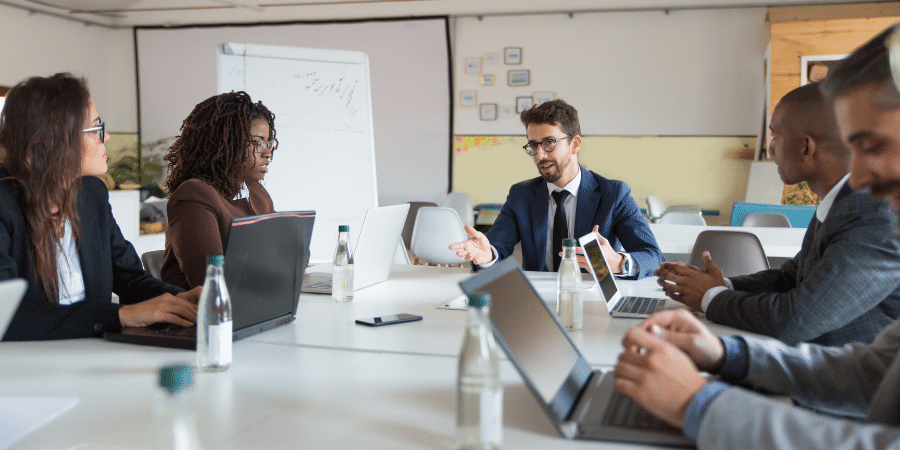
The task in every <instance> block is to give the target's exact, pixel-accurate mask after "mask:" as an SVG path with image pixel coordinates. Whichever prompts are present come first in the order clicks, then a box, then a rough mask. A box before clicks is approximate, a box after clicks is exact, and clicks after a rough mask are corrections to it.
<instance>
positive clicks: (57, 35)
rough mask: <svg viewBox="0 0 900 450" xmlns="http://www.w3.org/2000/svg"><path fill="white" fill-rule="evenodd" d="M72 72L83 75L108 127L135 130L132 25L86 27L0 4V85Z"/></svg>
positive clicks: (117, 131)
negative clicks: (123, 27)
mask: <svg viewBox="0 0 900 450" xmlns="http://www.w3.org/2000/svg"><path fill="white" fill-rule="evenodd" d="M57 72H71V73H72V74H74V75H76V76H83V77H85V78H87V82H88V88H89V89H90V91H91V96H92V97H93V98H94V103H95V104H96V105H97V110H98V111H99V113H100V117H102V118H103V120H104V121H105V122H106V123H107V127H106V129H107V131H110V132H115V133H136V132H137V94H136V92H137V89H136V87H135V70H134V40H133V38H132V31H131V29H122V30H113V29H107V28H102V27H98V26H90V27H85V26H84V25H83V24H81V23H79V22H72V21H69V20H64V19H60V18H56V17H51V16H46V15H43V14H34V15H28V12H27V11H25V10H22V9H18V8H12V7H9V6H3V5H0V84H4V85H8V86H13V85H15V84H16V83H18V82H20V81H22V80H24V79H25V78H28V77H30V76H35V75H39V76H49V75H52V74H54V73H57Z"/></svg>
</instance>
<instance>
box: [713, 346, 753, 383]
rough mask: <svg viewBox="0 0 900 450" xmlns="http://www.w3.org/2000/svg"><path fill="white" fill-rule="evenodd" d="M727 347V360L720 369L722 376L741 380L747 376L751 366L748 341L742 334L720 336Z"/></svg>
mask: <svg viewBox="0 0 900 450" xmlns="http://www.w3.org/2000/svg"><path fill="white" fill-rule="evenodd" d="M719 340H721V341H722V345H723V346H724V347H725V362H724V363H723V364H722V368H721V369H719V375H720V376H721V377H722V378H725V379H730V380H741V379H744V378H746V377H747V370H748V369H749V368H750V350H749V349H748V348H747V341H745V340H744V339H743V338H742V337H740V336H722V337H720V338H719Z"/></svg>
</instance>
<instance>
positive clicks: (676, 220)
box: [657, 211, 706, 226]
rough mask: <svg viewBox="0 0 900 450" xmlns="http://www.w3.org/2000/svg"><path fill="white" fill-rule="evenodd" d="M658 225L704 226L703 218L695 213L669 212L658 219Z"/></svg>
mask: <svg viewBox="0 0 900 450" xmlns="http://www.w3.org/2000/svg"><path fill="white" fill-rule="evenodd" d="M657 223H659V224H661V225H662V224H668V225H701V226H706V220H703V216H701V215H699V214H695V213H687V212H675V211H669V212H666V213H665V214H663V215H662V217H660V218H659V222H657Z"/></svg>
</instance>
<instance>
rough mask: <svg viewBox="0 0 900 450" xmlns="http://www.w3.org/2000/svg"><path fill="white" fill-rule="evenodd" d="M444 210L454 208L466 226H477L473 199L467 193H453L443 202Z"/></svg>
mask: <svg viewBox="0 0 900 450" xmlns="http://www.w3.org/2000/svg"><path fill="white" fill-rule="evenodd" d="M441 207H443V208H453V209H454V210H456V213H457V214H459V218H460V219H462V223H463V224H464V225H468V226H470V227H474V226H475V206H473V205H472V197H470V196H469V194H467V193H465V192H451V193H449V194H447V197H446V198H444V201H443V202H441Z"/></svg>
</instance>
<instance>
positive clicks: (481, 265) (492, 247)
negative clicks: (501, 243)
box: [478, 245, 500, 269]
mask: <svg viewBox="0 0 900 450" xmlns="http://www.w3.org/2000/svg"><path fill="white" fill-rule="evenodd" d="M491 256H493V257H494V259H492V260H491V262H489V263H484V264H478V267H480V268H482V269H487V268H488V267H491V266H493V265H494V264H497V259H499V258H500V254H499V253H497V249H496V248H494V246H493V245H492V246H491Z"/></svg>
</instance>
